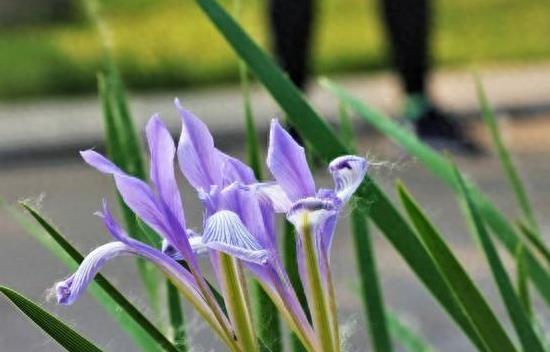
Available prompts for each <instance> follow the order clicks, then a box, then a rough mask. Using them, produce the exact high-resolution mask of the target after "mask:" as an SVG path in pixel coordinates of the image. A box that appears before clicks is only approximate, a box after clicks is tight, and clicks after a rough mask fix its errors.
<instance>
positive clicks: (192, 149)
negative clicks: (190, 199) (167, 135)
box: [176, 100, 222, 191]
mask: <svg viewBox="0 0 550 352" xmlns="http://www.w3.org/2000/svg"><path fill="white" fill-rule="evenodd" d="M176 106H177V107H178V110H179V112H180V115H181V118H182V129H181V136H180V140H179V144H178V151H177V153H178V162H179V165H180V169H181V171H182V173H183V174H184V175H185V177H186V178H187V180H188V181H189V183H190V184H191V185H192V186H193V187H194V188H195V189H197V190H199V189H203V190H205V191H208V190H209V189H210V186H211V185H221V184H222V173H221V168H220V166H221V162H220V157H219V154H218V150H217V149H216V148H215V147H214V140H213V139H212V135H211V134H210V131H208V127H206V125H205V124H204V123H203V122H202V121H201V120H199V118H197V117H196V116H195V115H193V114H192V113H191V112H190V111H188V110H186V109H184V108H183V107H182V106H181V104H180V102H179V101H178V100H176Z"/></svg>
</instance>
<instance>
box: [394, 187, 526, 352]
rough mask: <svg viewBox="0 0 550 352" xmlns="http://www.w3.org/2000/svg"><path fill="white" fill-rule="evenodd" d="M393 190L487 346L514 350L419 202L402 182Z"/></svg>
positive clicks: (496, 319)
mask: <svg viewBox="0 0 550 352" xmlns="http://www.w3.org/2000/svg"><path fill="white" fill-rule="evenodd" d="M397 190H398V193H399V197H400V198H401V202H402V203H403V206H404V208H405V210H406V211H407V213H408V215H409V218H410V219H411V221H412V223H413V224H414V226H415V228H416V231H417V233H418V235H419V236H420V238H421V239H422V242H423V243H424V245H425V246H426V248H427V249H428V251H429V252H430V254H431V255H432V257H433V258H434V259H435V261H436V262H437V264H438V267H439V269H440V270H441V271H442V272H443V273H444V276H445V277H446V278H447V281H448V283H449V285H450V286H451V287H452V288H453V292H454V294H455V295H456V297H457V298H458V300H459V301H460V303H461V304H462V306H463V307H464V310H465V311H466V314H468V316H469V317H470V319H471V320H472V322H473V323H474V325H475V326H476V329H477V330H478V331H479V332H480V335H481V337H482V339H483V340H484V341H485V344H486V346H487V349H488V350H489V351H494V352H500V351H515V347H514V345H513V344H512V341H510V339H509V338H508V336H507V334H506V331H505V330H504V328H503V327H502V325H501V324H500V322H499V320H498V318H497V317H496V315H495V314H494V313H493V311H492V309H491V308H490V306H489V304H488V303H487V302H486V301H485V299H484V298H483V296H482V294H481V292H480V291H479V290H478V288H477V287H476V285H475V284H474V282H473V281H472V279H471V278H470V277H469V275H468V274H467V273H466V270H464V268H463V267H462V265H461V264H460V262H459V261H458V259H457V258H456V257H455V255H454V254H453V252H452V251H451V249H450V248H449V247H448V246H447V244H446V243H445V240H444V239H443V237H442V236H441V234H440V233H439V231H438V230H437V229H436V228H435V227H434V225H433V224H432V223H431V222H430V221H429V220H428V218H427V217H426V215H425V214H424V213H423V211H422V210H420V207H419V205H418V204H417V202H416V201H415V200H414V198H413V197H412V195H411V194H410V193H409V192H408V191H407V189H406V188H405V186H404V185H403V184H400V183H398V185H397Z"/></svg>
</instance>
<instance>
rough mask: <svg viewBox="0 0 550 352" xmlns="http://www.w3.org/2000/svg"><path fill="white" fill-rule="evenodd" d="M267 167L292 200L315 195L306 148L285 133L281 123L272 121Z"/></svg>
mask: <svg viewBox="0 0 550 352" xmlns="http://www.w3.org/2000/svg"><path fill="white" fill-rule="evenodd" d="M267 166H268V167H269V169H270V170H271V174H273V177H275V180H277V182H278V183H279V184H280V185H281V187H282V188H283V190H284V191H285V192H286V194H287V196H288V198H290V200H292V201H293V202H294V201H297V200H298V199H301V198H306V197H311V196H313V195H315V182H314V180H313V176H312V175H311V171H310V169H309V166H308V164H307V160H306V155H305V152H304V148H302V147H301V146H300V145H299V144H298V143H296V141H295V140H294V139H292V137H291V136H290V134H289V133H288V132H287V131H285V130H284V129H283V128H282V127H281V125H280V124H279V121H277V120H276V119H274V120H272V121H271V131H270V133H269V150H268V153H267Z"/></svg>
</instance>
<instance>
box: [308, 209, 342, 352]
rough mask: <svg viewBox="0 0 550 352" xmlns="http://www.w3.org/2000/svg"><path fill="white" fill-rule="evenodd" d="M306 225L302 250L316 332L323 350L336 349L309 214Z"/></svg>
mask: <svg viewBox="0 0 550 352" xmlns="http://www.w3.org/2000/svg"><path fill="white" fill-rule="evenodd" d="M304 216H305V219H304V226H303V227H302V231H301V234H300V236H301V241H302V250H303V255H304V261H305V271H306V275H307V284H306V285H307V291H308V292H309V297H308V303H309V308H310V310H311V317H312V319H313V326H314V327H315V332H316V333H317V336H319V341H320V343H321V350H322V351H325V352H331V351H334V342H333V334H332V331H331V329H332V325H331V323H330V313H329V310H330V308H329V307H328V302H327V301H326V296H325V293H324V287H323V282H322V279H321V269H320V267H319V260H318V256H317V250H316V245H315V242H316V241H315V235H314V233H313V231H311V230H312V229H311V226H310V225H309V220H308V218H307V214H306V215H304Z"/></svg>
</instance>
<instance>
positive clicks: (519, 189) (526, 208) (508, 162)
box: [475, 77, 538, 229]
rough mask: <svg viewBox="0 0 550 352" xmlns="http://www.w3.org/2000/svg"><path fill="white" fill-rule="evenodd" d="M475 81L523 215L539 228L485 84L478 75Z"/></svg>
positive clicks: (493, 136)
mask: <svg viewBox="0 0 550 352" xmlns="http://www.w3.org/2000/svg"><path fill="white" fill-rule="evenodd" d="M475 81H476V90H477V96H478V100H479V104H480V105H481V112H482V114H481V115H482V116H483V121H484V122H485V125H486V126H487V128H488V129H489V132H490V134H491V138H492V140H493V144H494V145H495V147H496V149H497V154H498V157H499V159H500V163H501V164H502V168H503V169H504V172H505V174H506V176H507V178H508V182H509V183H510V186H511V187H512V190H513V191H514V194H515V196H516V200H517V202H518V204H519V206H520V208H521V210H522V212H523V215H524V216H525V218H526V219H527V221H528V222H529V225H530V226H531V227H532V228H533V229H538V224H537V221H536V219H535V215H534V214H533V208H532V207H531V203H530V202H529V197H528V196H527V192H526V191H525V187H523V183H522V182H521V178H520V177H519V173H518V172H517V169H516V167H515V166H514V163H513V162H512V158H511V156H510V153H509V152H508V149H506V145H505V144H504V142H503V140H502V135H501V133H500V129H499V127H498V123H497V120H496V118H495V115H494V113H493V110H492V109H491V107H490V106H489V102H488V101H487V96H486V95H485V91H484V90H483V86H482V84H481V81H480V80H479V77H476V80H475Z"/></svg>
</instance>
